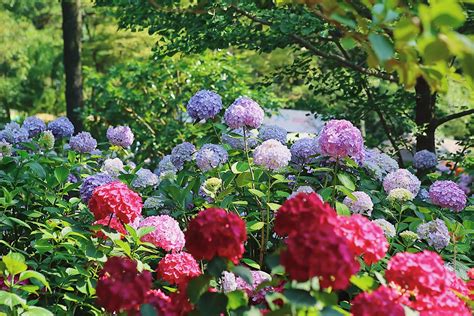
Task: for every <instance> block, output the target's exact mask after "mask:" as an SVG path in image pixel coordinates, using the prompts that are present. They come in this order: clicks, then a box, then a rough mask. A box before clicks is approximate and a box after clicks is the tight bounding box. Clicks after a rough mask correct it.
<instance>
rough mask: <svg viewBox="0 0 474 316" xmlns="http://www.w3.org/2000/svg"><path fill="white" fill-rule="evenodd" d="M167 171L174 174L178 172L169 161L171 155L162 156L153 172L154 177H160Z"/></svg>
mask: <svg viewBox="0 0 474 316" xmlns="http://www.w3.org/2000/svg"><path fill="white" fill-rule="evenodd" d="M167 171H172V172H175V173H176V171H178V170H177V169H176V167H175V165H174V164H173V161H172V160H171V155H166V156H164V157H163V158H162V159H161V160H160V162H159V163H158V167H156V169H155V171H153V172H154V173H155V174H156V175H158V176H159V175H161V174H162V173H164V172H167Z"/></svg>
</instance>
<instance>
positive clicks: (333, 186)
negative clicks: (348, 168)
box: [331, 159, 339, 208]
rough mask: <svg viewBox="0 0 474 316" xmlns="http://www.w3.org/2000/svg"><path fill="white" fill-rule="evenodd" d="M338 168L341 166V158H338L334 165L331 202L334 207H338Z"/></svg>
mask: <svg viewBox="0 0 474 316" xmlns="http://www.w3.org/2000/svg"><path fill="white" fill-rule="evenodd" d="M338 168H339V159H336V163H335V165H334V177H333V179H332V192H331V203H332V206H333V207H334V208H335V207H336V184H337V171H338Z"/></svg>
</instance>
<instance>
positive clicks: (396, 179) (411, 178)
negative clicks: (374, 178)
mask: <svg viewBox="0 0 474 316" xmlns="http://www.w3.org/2000/svg"><path fill="white" fill-rule="evenodd" d="M420 185H421V182H420V180H418V178H417V177H416V176H415V175H413V174H412V173H411V172H410V171H408V170H406V169H398V170H396V171H392V172H390V173H389V174H387V176H386V177H385V178H384V179H383V188H384V189H385V192H387V193H390V191H392V190H393V189H398V188H402V189H406V190H408V191H410V192H411V193H412V194H413V196H416V195H417V194H418V191H419V190H420Z"/></svg>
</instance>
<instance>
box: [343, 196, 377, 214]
mask: <svg viewBox="0 0 474 316" xmlns="http://www.w3.org/2000/svg"><path fill="white" fill-rule="evenodd" d="M352 195H354V197H355V199H354V200H353V199H352V198H351V197H349V196H346V197H345V198H344V201H343V203H344V204H345V205H346V206H347V207H348V208H349V210H351V212H352V213H354V214H362V213H367V215H368V216H370V215H371V214H372V209H373V208H374V203H373V202H372V199H371V198H370V196H369V195H368V194H367V193H365V192H362V191H355V192H352Z"/></svg>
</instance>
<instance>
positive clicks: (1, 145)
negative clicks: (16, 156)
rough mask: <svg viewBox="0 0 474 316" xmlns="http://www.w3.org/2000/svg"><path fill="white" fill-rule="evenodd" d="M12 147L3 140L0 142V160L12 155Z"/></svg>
mask: <svg viewBox="0 0 474 316" xmlns="http://www.w3.org/2000/svg"><path fill="white" fill-rule="evenodd" d="M12 149H13V146H12V145H11V144H10V143H9V142H7V141H4V140H0V158H2V157H9V156H11V155H12Z"/></svg>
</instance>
